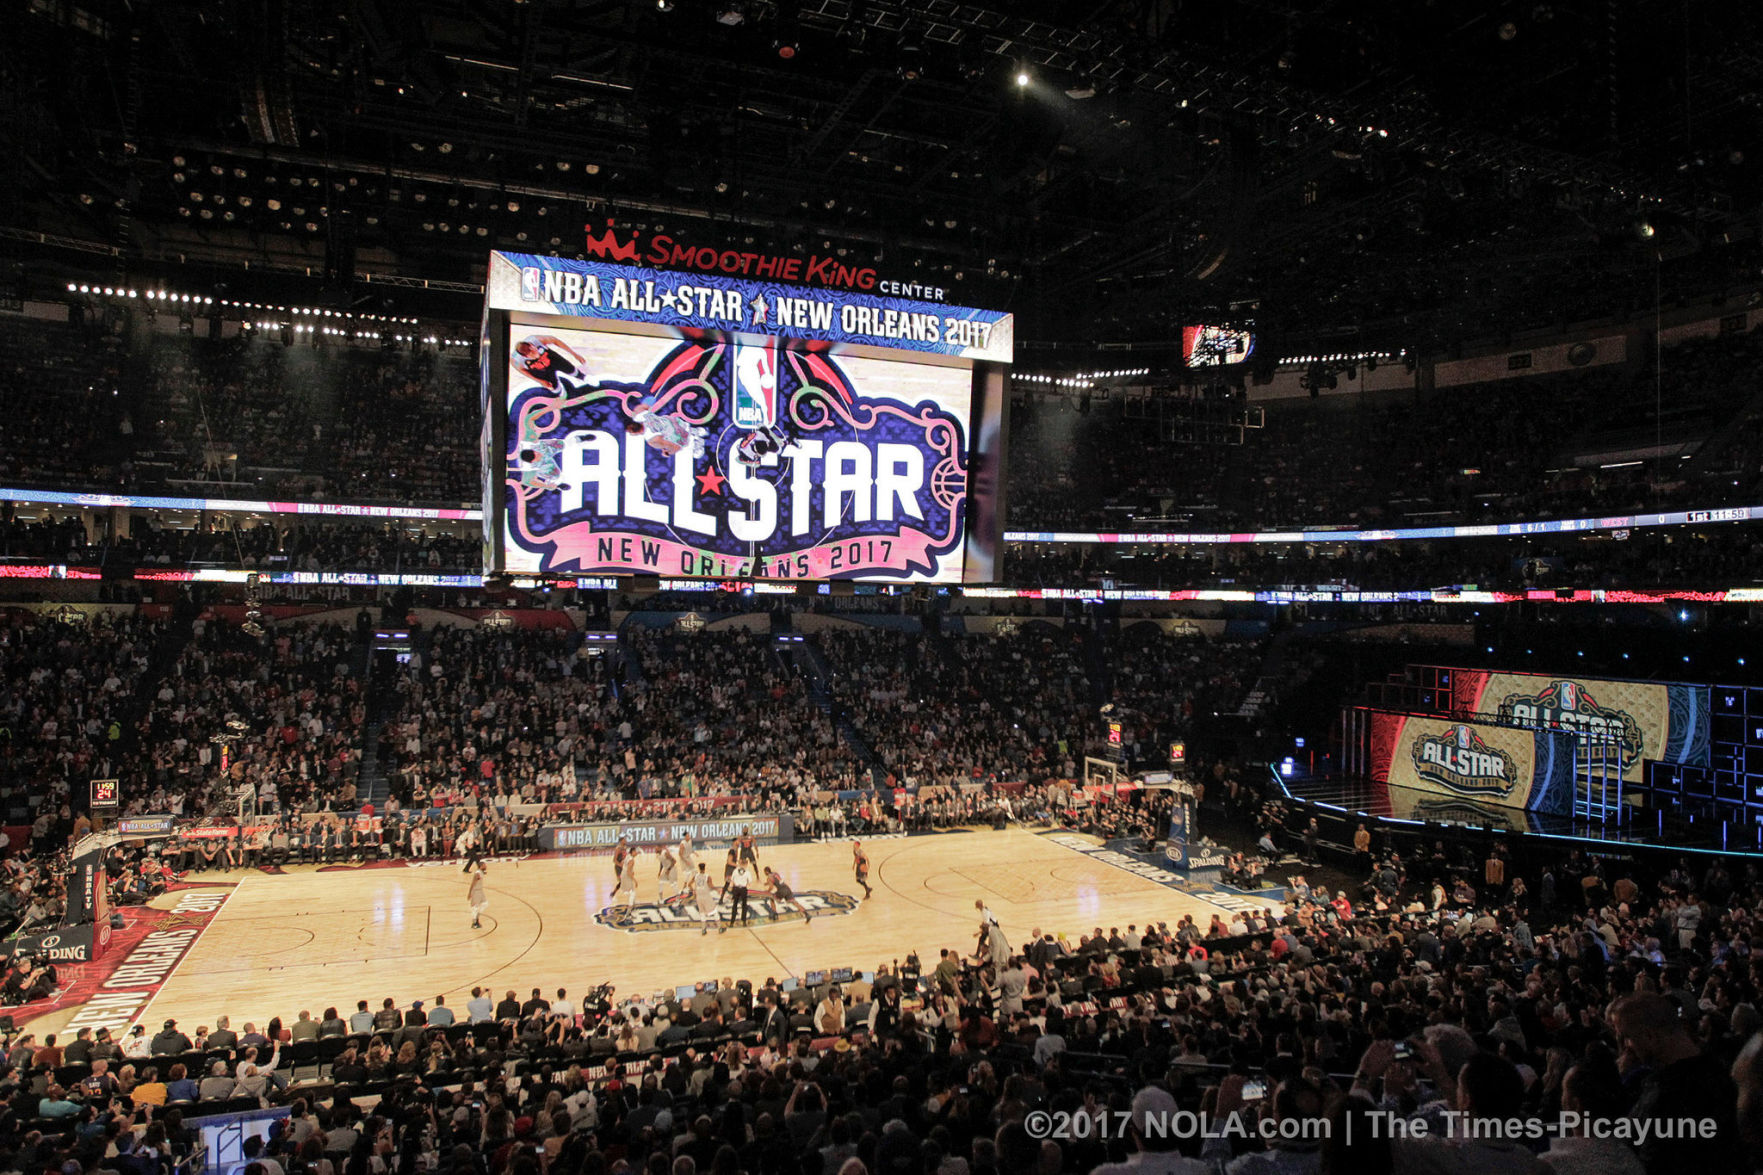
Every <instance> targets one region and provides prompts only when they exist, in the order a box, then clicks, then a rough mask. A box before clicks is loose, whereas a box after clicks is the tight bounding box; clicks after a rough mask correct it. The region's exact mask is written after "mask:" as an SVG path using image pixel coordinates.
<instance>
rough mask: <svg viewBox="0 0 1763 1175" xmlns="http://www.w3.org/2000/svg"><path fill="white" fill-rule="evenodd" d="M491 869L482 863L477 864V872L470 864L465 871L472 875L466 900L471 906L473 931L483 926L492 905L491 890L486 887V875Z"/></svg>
mask: <svg viewBox="0 0 1763 1175" xmlns="http://www.w3.org/2000/svg"><path fill="white" fill-rule="evenodd" d="M489 868H490V867H489V866H488V865H485V864H484V863H483V862H482V861H479V862H478V863H477V870H476V871H475V872H474V871H473V870H472V867H471V866H470V865H469V864H468V865H466V867H465V871H466V872H467V873H470V874H471V891H470V893H468V894H467V895H466V899H465V900H466V902H467V903H469V904H470V906H471V928H472V929H473V930H477V929H479V928H480V927H482V926H483V922H482V921H481V920H482V918H483V916H484V911H485V910H486V909H488V908H489V905H490V894H489V890H488V889H487V888H486V887H485V885H484V875H485V874H486V873H488V872H489Z"/></svg>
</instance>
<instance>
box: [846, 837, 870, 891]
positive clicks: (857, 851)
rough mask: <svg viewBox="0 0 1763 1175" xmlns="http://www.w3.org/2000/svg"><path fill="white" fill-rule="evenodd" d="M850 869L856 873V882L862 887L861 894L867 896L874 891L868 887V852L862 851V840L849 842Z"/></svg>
mask: <svg viewBox="0 0 1763 1175" xmlns="http://www.w3.org/2000/svg"><path fill="white" fill-rule="evenodd" d="M851 869H852V871H853V872H855V873H856V875H857V884H858V885H861V886H862V887H863V896H864V897H869V896H870V895H871V894H872V893H873V892H874V891H873V890H871V889H870V888H869V854H868V853H866V852H864V851H863V842H862V841H860V840H854V841H852V842H851Z"/></svg>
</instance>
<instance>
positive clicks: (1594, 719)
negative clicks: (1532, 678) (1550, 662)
mask: <svg viewBox="0 0 1763 1175" xmlns="http://www.w3.org/2000/svg"><path fill="white" fill-rule="evenodd" d="M1499 714H1500V721H1502V722H1510V723H1513V724H1514V725H1517V726H1541V727H1546V728H1548V729H1550V730H1566V731H1571V732H1573V733H1575V734H1582V735H1586V736H1589V737H1592V738H1601V739H1606V740H1609V741H1611V742H1614V743H1616V744H1617V745H1618V746H1620V747H1621V748H1622V757H1623V758H1624V759H1625V760H1626V761H1628V762H1631V763H1635V762H1639V761H1640V759H1641V756H1642V755H1643V753H1644V752H1645V750H1646V748H1645V746H1644V745H1643V741H1644V740H1643V739H1642V736H1641V724H1640V722H1639V721H1637V720H1636V719H1635V717H1634V715H1632V714H1629V713H1627V712H1626V711H1623V710H1613V709H1607V708H1605V707H1604V706H1601V705H1599V704H1598V699H1597V698H1595V697H1593V696H1592V695H1591V693H1590V692H1589V691H1587V690H1586V688H1585V687H1584V686H1582V685H1580V684H1579V683H1578V682H1576V681H1551V682H1550V683H1549V684H1548V686H1547V687H1546V688H1544V689H1543V690H1541V691H1540V692H1538V693H1535V694H1507V695H1506V697H1505V699H1504V700H1503V701H1501V703H1500V711H1499ZM1656 753H1657V752H1656V750H1655V754H1656Z"/></svg>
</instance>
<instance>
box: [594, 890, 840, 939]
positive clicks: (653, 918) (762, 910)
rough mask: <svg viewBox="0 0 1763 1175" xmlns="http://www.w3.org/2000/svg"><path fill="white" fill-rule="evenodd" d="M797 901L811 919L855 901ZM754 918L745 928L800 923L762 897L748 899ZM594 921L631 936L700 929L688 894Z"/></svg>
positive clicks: (819, 896)
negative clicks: (652, 932)
mask: <svg viewBox="0 0 1763 1175" xmlns="http://www.w3.org/2000/svg"><path fill="white" fill-rule="evenodd" d="M796 900H797V901H799V902H801V903H802V906H803V907H804V908H805V909H806V910H807V911H808V913H809V915H810V916H811V917H814V918H821V917H825V916H827V915H832V916H834V917H837V916H841V915H844V914H850V913H854V912H855V911H856V909H857V899H856V898H854V897H852V896H851V895H850V894H842V893H837V892H835V891H833V890H829V889H810V890H801V891H798V892H797V894H796ZM751 904H752V908H753V917H752V920H751V921H750V922H748V923H747V925H748V926H749V927H750V928H757V927H761V926H781V925H783V924H784V923H786V922H800V921H802V914H801V912H800V911H798V910H797V909H796V908H795V907H794V906H792V905H790V903H788V902H779V903H777V911H776V913H775V914H774V913H773V912H772V910H771V908H770V899H768V898H766V897H765V896H764V895H762V894H755V895H754V896H753V897H752V899H751ZM728 911H729V903H728V902H726V901H724V902H723V903H722V904H720V905H719V906H717V908H716V913H715V916H714V918H713V921H714V922H717V923H721V922H726V921H727V920H728ZM594 921H596V922H598V923H599V924H600V925H602V926H609V927H611V928H612V929H614V930H626V931H631V932H633V933H634V932H637V931H644V930H696V929H698V928H699V927H700V926H702V925H703V923H702V921H700V919H699V918H698V915H697V904H696V902H694V901H693V900H692V898H691V895H690V894H683V893H682V894H675V895H674V896H673V897H671V898H668V899H667V900H666V901H665V902H661V903H659V904H656V903H654V902H648V903H638V904H636V905H630V906H607V907H606V908H605V909H603V910H601V911H600V912H599V913H598V914H596V915H594Z"/></svg>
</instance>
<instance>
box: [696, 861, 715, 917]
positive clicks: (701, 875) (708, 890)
mask: <svg viewBox="0 0 1763 1175" xmlns="http://www.w3.org/2000/svg"><path fill="white" fill-rule="evenodd" d="M692 896H693V898H695V899H696V904H695V905H694V906H693V907H692V908H693V910H694V911H695V912H696V913H697V916H698V921H699V922H700V923H701V924H702V927H701V929H700V933H702V934H709V933H710V921H711V919H713V918H715V917H716V883H715V882H713V881H711V880H710V874H708V873H706V872H704V862H702V861H699V862H698V871H697V872H696V873H694V874H693V875H692Z"/></svg>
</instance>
